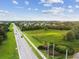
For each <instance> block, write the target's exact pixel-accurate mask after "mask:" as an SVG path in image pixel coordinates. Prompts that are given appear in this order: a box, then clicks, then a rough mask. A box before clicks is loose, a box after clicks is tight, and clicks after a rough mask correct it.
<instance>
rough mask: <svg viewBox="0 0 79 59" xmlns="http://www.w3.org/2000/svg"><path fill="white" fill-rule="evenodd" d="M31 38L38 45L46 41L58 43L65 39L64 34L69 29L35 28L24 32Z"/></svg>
mask: <svg viewBox="0 0 79 59" xmlns="http://www.w3.org/2000/svg"><path fill="white" fill-rule="evenodd" d="M24 33H25V34H26V35H27V36H28V37H29V38H30V40H31V41H32V42H33V43H34V44H35V45H36V46H37V47H38V46H39V45H41V44H44V42H45V41H47V42H48V43H53V42H54V43H58V42H61V41H63V36H64V35H65V33H67V31H65V30H63V31H60V30H34V31H25V32H24Z"/></svg>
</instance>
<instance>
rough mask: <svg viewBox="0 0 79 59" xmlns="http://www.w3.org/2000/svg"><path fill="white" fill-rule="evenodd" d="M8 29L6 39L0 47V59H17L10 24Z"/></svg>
mask: <svg viewBox="0 0 79 59" xmlns="http://www.w3.org/2000/svg"><path fill="white" fill-rule="evenodd" d="M9 29H10V31H8V32H7V39H6V40H5V41H4V42H3V43H2V45H1V46H0V59H19V57H18V52H17V49H16V41H15V37H14V33H13V25H12V24H11V25H10V26H9Z"/></svg>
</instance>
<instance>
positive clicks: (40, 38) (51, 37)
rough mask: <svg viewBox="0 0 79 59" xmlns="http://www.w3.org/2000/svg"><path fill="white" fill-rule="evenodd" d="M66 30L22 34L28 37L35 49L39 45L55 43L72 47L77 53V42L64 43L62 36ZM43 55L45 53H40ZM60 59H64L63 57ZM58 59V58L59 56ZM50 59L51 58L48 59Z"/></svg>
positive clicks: (36, 31)
mask: <svg viewBox="0 0 79 59" xmlns="http://www.w3.org/2000/svg"><path fill="white" fill-rule="evenodd" d="M67 32H68V31H67V30H33V31H25V32H24V34H26V35H27V36H28V38H29V39H30V40H31V41H32V42H33V44H35V46H36V47H38V46H40V45H44V44H45V42H47V43H49V44H50V43H55V44H64V45H68V46H70V47H72V48H73V49H74V50H75V52H79V40H74V41H72V42H69V41H65V40H64V39H63V38H64V35H66V33H67ZM42 52H43V53H44V54H45V55H46V53H45V51H42ZM61 56H62V59H64V58H63V57H65V56H63V55H61ZM59 57H60V56H59ZM69 57H70V56H69ZM50 59H51V58H50Z"/></svg>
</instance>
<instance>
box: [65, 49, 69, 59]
mask: <svg viewBox="0 0 79 59" xmlns="http://www.w3.org/2000/svg"><path fill="white" fill-rule="evenodd" d="M65 59H68V49H66V56H65Z"/></svg>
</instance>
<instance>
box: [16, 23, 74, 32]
mask: <svg viewBox="0 0 79 59" xmlns="http://www.w3.org/2000/svg"><path fill="white" fill-rule="evenodd" d="M16 24H17V25H18V26H19V27H20V28H21V30H22V31H26V30H38V29H45V30H47V29H56V30H70V29H71V28H72V26H73V23H71V22H26V23H16Z"/></svg>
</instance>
